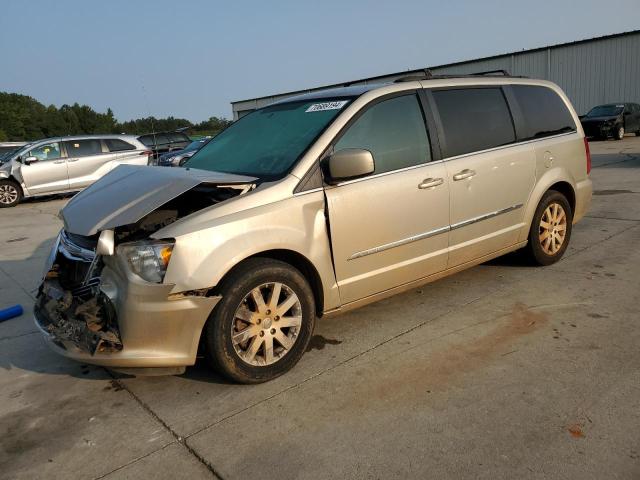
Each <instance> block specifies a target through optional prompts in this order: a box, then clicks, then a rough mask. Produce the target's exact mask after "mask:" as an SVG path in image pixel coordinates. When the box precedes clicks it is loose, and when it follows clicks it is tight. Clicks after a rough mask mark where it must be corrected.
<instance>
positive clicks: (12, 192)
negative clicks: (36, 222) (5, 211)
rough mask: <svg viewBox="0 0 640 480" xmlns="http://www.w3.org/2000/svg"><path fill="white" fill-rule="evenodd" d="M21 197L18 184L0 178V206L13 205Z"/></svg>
mask: <svg viewBox="0 0 640 480" xmlns="http://www.w3.org/2000/svg"><path fill="white" fill-rule="evenodd" d="M21 199H22V189H21V188H20V185H18V184H17V183H15V182H13V181H11V180H0V208H8V207H15V206H16V205H17V204H18V203H19V202H20V200H21Z"/></svg>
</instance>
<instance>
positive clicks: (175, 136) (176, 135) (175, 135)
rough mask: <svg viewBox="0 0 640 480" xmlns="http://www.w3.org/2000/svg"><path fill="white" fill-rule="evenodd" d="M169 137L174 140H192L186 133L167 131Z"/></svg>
mask: <svg viewBox="0 0 640 480" xmlns="http://www.w3.org/2000/svg"><path fill="white" fill-rule="evenodd" d="M167 137H169V140H171V141H172V142H190V141H191V140H190V139H189V137H187V136H186V135H185V134H184V133H167Z"/></svg>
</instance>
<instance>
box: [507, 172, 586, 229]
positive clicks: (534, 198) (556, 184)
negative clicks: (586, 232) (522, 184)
mask: <svg viewBox="0 0 640 480" xmlns="http://www.w3.org/2000/svg"><path fill="white" fill-rule="evenodd" d="M570 179H571V176H570V175H569V173H568V172H566V171H564V170H562V169H558V170H557V171H555V172H551V171H550V172H548V175H545V176H544V177H543V178H541V179H540V181H539V182H538V183H537V185H536V186H535V188H534V190H533V192H531V195H530V197H529V202H528V203H527V210H526V212H525V216H524V226H523V228H522V230H521V231H520V238H519V241H525V240H526V239H527V237H528V236H529V229H530V228H531V222H532V221H533V216H534V215H535V212H536V209H537V208H538V205H539V204H540V201H541V200H542V197H543V196H544V194H545V193H547V192H548V191H549V190H555V191H558V192H560V193H562V194H563V195H564V196H565V197H566V198H567V201H568V202H569V205H570V206H571V212H572V213H575V208H576V188H575V187H574V184H573V183H572V180H570Z"/></svg>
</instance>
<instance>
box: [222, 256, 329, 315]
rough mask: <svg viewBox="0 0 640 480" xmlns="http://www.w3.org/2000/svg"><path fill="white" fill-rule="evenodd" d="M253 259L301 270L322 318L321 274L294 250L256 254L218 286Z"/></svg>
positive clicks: (236, 266) (240, 262)
mask: <svg viewBox="0 0 640 480" xmlns="http://www.w3.org/2000/svg"><path fill="white" fill-rule="evenodd" d="M252 258H270V259H273V260H279V261H281V262H284V263H287V264H289V265H291V266H292V267H293V268H295V269H297V270H299V271H300V273H302V275H304V277H305V278H306V279H307V281H308V282H309V286H310V287H311V291H312V292H313V297H314V300H315V304H316V315H318V317H321V316H322V313H323V312H324V290H323V284H322V278H321V276H320V273H319V272H318V270H317V269H316V267H315V265H314V264H313V263H312V262H311V261H310V260H309V259H308V258H307V257H305V256H304V255H302V254H301V253H299V252H296V251H294V250H289V249H284V248H279V249H272V250H265V251H262V252H258V253H254V254H252V255H250V256H248V257H246V258H244V259H242V260H241V261H239V262H238V263H236V264H235V265H234V266H233V268H231V269H230V270H229V271H227V272H226V273H225V274H224V275H223V276H222V278H221V279H220V281H219V282H218V285H220V284H221V283H222V282H223V281H224V280H225V279H226V278H227V277H229V275H231V273H232V272H233V271H234V270H235V269H237V268H238V267H240V266H241V265H242V264H243V263H245V262H246V261H247V260H250V259H252ZM216 288H217V287H214V288H213V292H214V293H215V291H216Z"/></svg>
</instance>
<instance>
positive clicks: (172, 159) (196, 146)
mask: <svg viewBox="0 0 640 480" xmlns="http://www.w3.org/2000/svg"><path fill="white" fill-rule="evenodd" d="M210 139H211V137H205V138H201V139H199V140H194V141H193V142H191V143H190V144H189V145H187V146H186V147H185V148H183V149H182V150H174V151H173V152H167V153H163V154H162V155H160V156H159V157H158V158H156V159H151V162H150V165H158V166H160V167H180V166H182V164H183V163H184V162H186V161H187V160H188V159H190V158H191V157H192V156H193V154H194V153H196V152H197V151H198V150H200V149H201V148H202V147H204V146H205V145H206V144H207V142H208V141H209V140H210Z"/></svg>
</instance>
